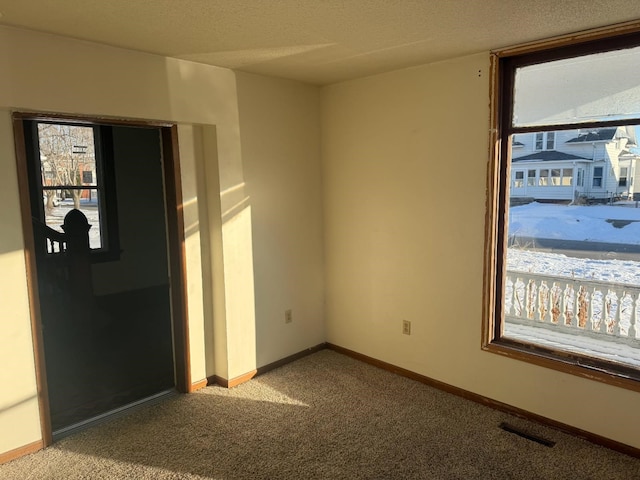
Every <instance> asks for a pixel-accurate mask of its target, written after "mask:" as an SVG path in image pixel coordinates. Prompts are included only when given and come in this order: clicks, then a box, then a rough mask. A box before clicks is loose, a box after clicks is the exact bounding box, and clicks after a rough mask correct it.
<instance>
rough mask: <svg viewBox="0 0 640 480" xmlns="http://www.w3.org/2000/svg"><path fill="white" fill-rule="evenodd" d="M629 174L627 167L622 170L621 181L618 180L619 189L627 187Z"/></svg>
mask: <svg viewBox="0 0 640 480" xmlns="http://www.w3.org/2000/svg"><path fill="white" fill-rule="evenodd" d="M627 172H628V170H627V167H621V168H620V179H619V180H618V186H619V187H626V186H627Z"/></svg>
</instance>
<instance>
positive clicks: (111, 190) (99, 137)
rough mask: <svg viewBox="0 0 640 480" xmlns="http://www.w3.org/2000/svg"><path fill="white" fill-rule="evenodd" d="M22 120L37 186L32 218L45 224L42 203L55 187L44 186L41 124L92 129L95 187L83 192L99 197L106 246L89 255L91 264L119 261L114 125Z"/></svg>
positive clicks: (61, 119)
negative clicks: (95, 194) (91, 192)
mask: <svg viewBox="0 0 640 480" xmlns="http://www.w3.org/2000/svg"><path fill="white" fill-rule="evenodd" d="M21 121H22V123H23V129H24V135H25V142H26V150H27V151H26V153H27V163H28V165H27V167H28V170H29V171H28V173H29V176H30V177H32V184H33V185H34V186H35V187H36V188H35V189H34V190H33V191H32V192H30V196H31V204H32V215H33V216H34V217H36V218H38V220H40V221H42V222H43V223H45V212H44V205H43V201H42V198H43V195H44V191H45V190H47V189H52V188H54V187H55V186H45V185H43V184H42V175H41V172H40V168H41V164H40V162H41V160H40V145H39V135H38V124H41V123H47V124H60V125H69V126H77V127H89V128H92V129H93V137H94V150H95V161H96V185H94V186H83V188H82V189H83V190H96V192H97V193H98V195H100V201H99V204H100V224H101V225H100V227H101V230H102V235H101V236H102V241H103V246H102V247H100V248H95V249H91V250H90V255H91V259H92V262H95V263H100V262H111V261H117V260H119V259H120V256H121V253H122V250H121V248H120V231H119V227H118V205H117V194H116V186H115V182H116V177H115V168H114V161H113V136H112V130H111V126H109V125H101V124H95V123H89V122H82V121H77V120H68V119H65V118H57V117H56V118H46V117H36V116H34V117H31V118H29V117H25V118H22V119H21ZM99 184H101V186H100V187H98V185H99ZM34 207H35V208H34ZM104 243H106V246H104ZM40 253H41V254H43V255H45V254H49V253H48V252H47V251H46V250H44V251H42V252H40Z"/></svg>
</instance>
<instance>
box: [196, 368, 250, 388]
mask: <svg viewBox="0 0 640 480" xmlns="http://www.w3.org/2000/svg"><path fill="white" fill-rule="evenodd" d="M257 373H258V371H257V370H251V371H250V372H247V373H244V374H242V375H239V376H237V377H234V378H231V379H226V378H224V377H219V376H218V375H213V376H211V377H207V385H220V386H221V387H224V388H233V387H237V386H238V385H240V384H241V383H244V382H248V381H249V380H251V379H252V378H253V377H255V376H256V374H257Z"/></svg>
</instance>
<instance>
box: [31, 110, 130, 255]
mask: <svg viewBox="0 0 640 480" xmlns="http://www.w3.org/2000/svg"><path fill="white" fill-rule="evenodd" d="M24 125H25V133H26V134H28V137H29V138H30V141H29V145H30V148H28V150H29V154H28V158H29V159H30V162H31V165H32V166H31V168H30V172H31V175H32V177H31V178H32V179H31V180H30V183H31V184H32V185H33V191H32V193H31V195H32V202H34V205H35V207H32V209H33V211H34V214H33V216H34V218H36V219H37V220H39V221H40V222H41V224H44V225H46V226H47V227H49V228H50V229H53V230H55V231H58V232H60V233H64V229H63V228H62V225H63V223H64V220H65V216H66V215H67V214H68V213H69V212H70V211H71V210H73V209H76V210H80V211H81V212H82V213H83V214H84V215H85V217H87V220H88V222H89V224H90V225H91V228H90V229H89V247H90V248H91V250H92V254H93V255H97V256H98V257H97V258H96V260H100V259H103V260H111V259H113V258H117V256H119V253H120V252H119V238H118V228H117V212H116V204H115V201H116V199H115V194H114V192H115V191H114V189H115V185H114V182H115V178H114V177H115V175H114V172H113V165H112V162H110V161H105V160H106V159H105V157H110V152H111V148H110V139H111V133H110V132H111V130H110V128H109V127H98V126H92V125H81V124H73V123H65V122H59V121H37V120H25V121H24ZM38 199H39V200H38ZM38 202H39V206H38V205H37V203H38ZM43 228H44V227H43ZM47 251H48V253H51V254H53V253H56V252H57V250H55V249H48V250H47Z"/></svg>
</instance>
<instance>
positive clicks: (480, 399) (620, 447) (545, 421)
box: [326, 343, 640, 458]
mask: <svg viewBox="0 0 640 480" xmlns="http://www.w3.org/2000/svg"><path fill="white" fill-rule="evenodd" d="M326 348H328V349H330V350H333V351H335V352H338V353H342V354H344V355H347V356H349V357H352V358H355V359H356V360H360V361H362V362H364V363H368V364H370V365H373V366H375V367H378V368H382V369H383V370H387V371H389V372H392V373H395V374H397V375H401V376H403V377H407V378H410V379H412V380H416V381H418V382H421V383H424V384H425V385H429V386H430V387H434V388H437V389H438V390H442V391H444V392H447V393H451V394H452V395H456V396H458V397H462V398H465V399H467V400H471V401H472V402H476V403H480V404H482V405H485V406H487V407H490V408H493V409H495V410H499V411H501V412H505V413H509V414H511V415H514V416H516V417H520V418H523V419H525V420H530V421H532V422H535V423H539V424H541V425H545V426H547V427H550V428H553V429H555V430H559V431H561V432H564V433H568V434H570V435H573V436H576V437H579V438H582V439H584V440H587V441H588V442H591V443H593V444H596V445H600V446H602V447H606V448H609V449H611V450H615V451H617V452H620V453H624V454H626V455H629V456H631V457H636V458H640V449H639V448H636V447H632V446H631V445H627V444H625V443H621V442H618V441H616V440H612V439H610V438H607V437H603V436H601V435H597V434H595V433H591V432H587V431H586V430H582V429H580V428H577V427H573V426H571V425H567V424H565V423H562V422H558V421H556V420H552V419H550V418H547V417H543V416H542V415H538V414H536V413H531V412H528V411H526V410H523V409H521V408H518V407H514V406H513V405H509V404H506V403H502V402H499V401H497V400H493V399H491V398H488V397H485V396H483V395H479V394H477V393H473V392H469V391H468V390H464V389H462V388H459V387H454V386H453V385H449V384H448V383H444V382H441V381H439V380H434V379H433V378H429V377H427V376H425V375H421V374H419V373H416V372H412V371H411V370H406V369H404V368H401V367H397V366H396V365H392V364H390V363H387V362H383V361H382V360H378V359H376V358H373V357H369V356H367V355H364V354H362V353H358V352H354V351H353V350H349V349H348V348H344V347H340V346H338V345H334V344H331V343H327V344H326Z"/></svg>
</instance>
